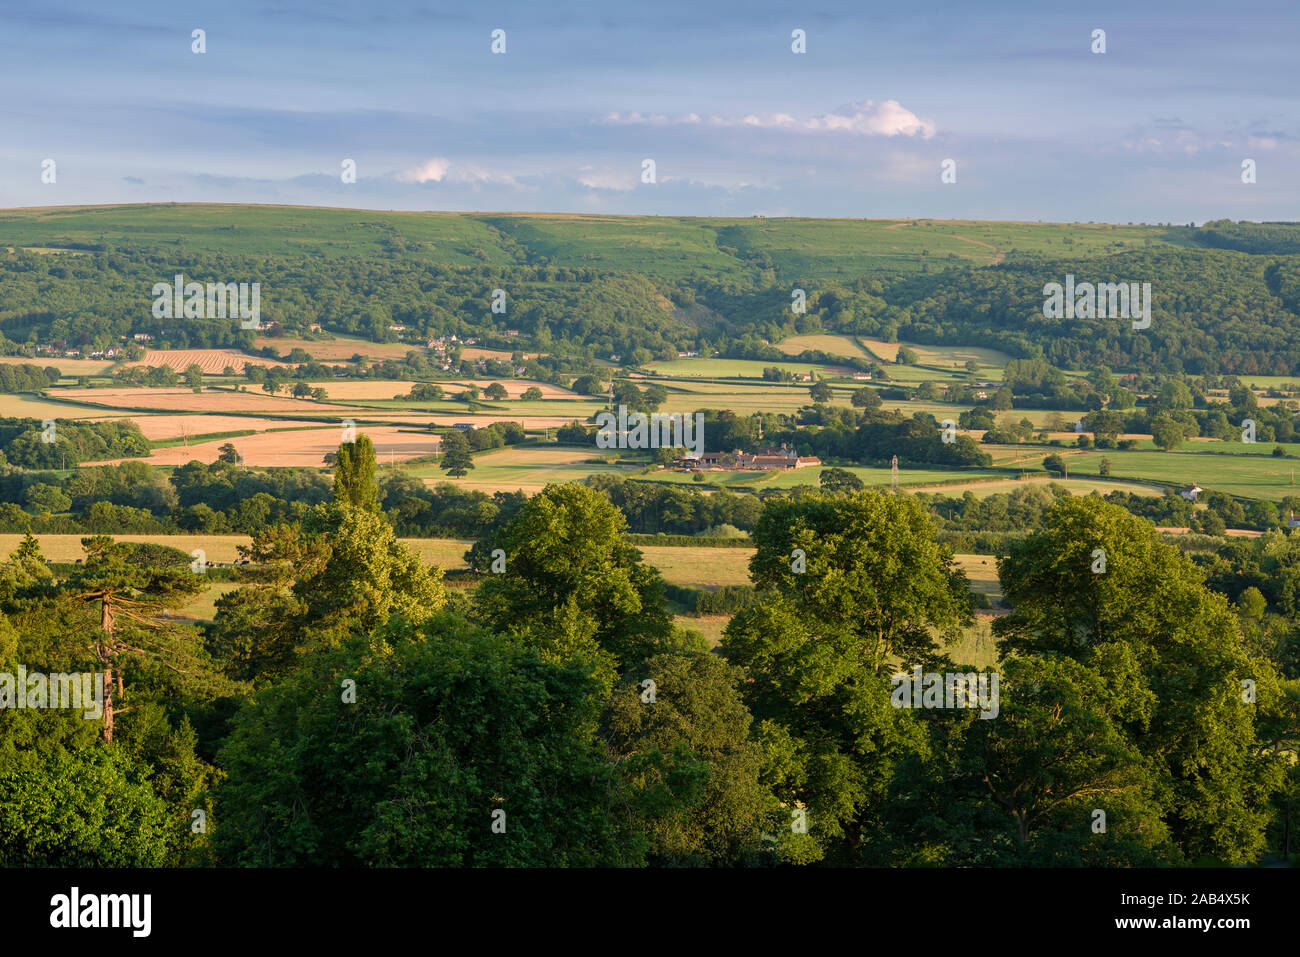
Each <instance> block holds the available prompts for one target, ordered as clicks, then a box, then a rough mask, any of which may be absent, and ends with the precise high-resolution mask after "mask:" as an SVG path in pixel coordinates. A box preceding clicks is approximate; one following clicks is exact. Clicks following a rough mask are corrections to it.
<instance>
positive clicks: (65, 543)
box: [0, 535, 250, 562]
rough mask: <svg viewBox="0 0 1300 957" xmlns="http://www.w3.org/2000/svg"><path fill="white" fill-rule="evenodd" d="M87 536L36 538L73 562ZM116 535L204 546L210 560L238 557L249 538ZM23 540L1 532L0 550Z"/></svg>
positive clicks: (58, 558) (49, 553) (189, 548)
mask: <svg viewBox="0 0 1300 957" xmlns="http://www.w3.org/2000/svg"><path fill="white" fill-rule="evenodd" d="M87 537H89V536H85V535H37V536H36V539H37V540H38V541H39V542H40V543H41V553H42V554H43V555H44V556H45V557H46V558H48V559H50V560H51V561H55V562H72V561H76V560H77V559H78V558H85V557H86V553H85V551H84V550H83V549H82V547H81V540H82V539H83V538H87ZM113 538H114V539H116V540H117V541H119V542H157V543H158V544H160V545H170V546H171V547H172V548H179V549H180V550H181V551H183V552H193V551H194V549H196V548H201V549H203V551H204V553H205V556H206V560H207V561H209V562H233V561H234V560H235V559H236V558H238V557H239V553H238V552H236V551H235V546H236V545H247V544H248V543H249V541H250V539H249V537H248V536H247V535H114V536H113ZM22 540H23V536H22V535H0V554H3V555H5V556H8V555H11V554H13V552H14V550H15V549H16V548H17V547H18V543H19V542H21V541H22Z"/></svg>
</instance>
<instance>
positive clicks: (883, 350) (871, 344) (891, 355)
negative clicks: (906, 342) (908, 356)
mask: <svg viewBox="0 0 1300 957" xmlns="http://www.w3.org/2000/svg"><path fill="white" fill-rule="evenodd" d="M859 338H861V337H859ZM861 342H862V344H863V345H864V346H866V347H867V348H868V349H870V350H871V354H872V355H874V356H875V357H876V358H877V359H883V360H884V361H885V362H897V361H898V350H899V349H900V348H901V347H902V343H901V342H885V341H884V340H882V339H865V338H862V339H861Z"/></svg>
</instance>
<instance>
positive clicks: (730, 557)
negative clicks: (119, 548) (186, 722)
mask: <svg viewBox="0 0 1300 957" xmlns="http://www.w3.org/2000/svg"><path fill="white" fill-rule="evenodd" d="M83 537H86V536H82V535H48V534H47V535H37V536H36V538H37V540H38V541H39V542H40V543H41V553H42V554H43V555H44V556H45V557H46V558H48V559H50V560H51V561H55V562H73V561H76V560H77V559H78V558H84V557H85V552H84V550H83V549H82V547H81V539H82V538H83ZM113 538H115V539H116V540H117V541H120V542H155V543H157V544H159V545H170V546H171V547H172V548H178V549H180V550H181V551H183V552H185V553H186V554H193V552H194V550H195V549H202V550H203V552H204V558H205V560H206V561H208V562H221V563H229V562H233V561H235V560H236V559H237V558H238V557H239V553H238V551H237V550H236V548H237V546H239V545H247V544H249V542H250V541H251V539H250V538H249V536H247V535H114V536H113ZM22 540H23V536H22V535H13V534H4V535H0V557H6V556H8V555H11V554H12V553H13V552H14V551H15V550H16V549H17V548H18V545H19V543H20V542H21V541H22ZM402 541H403V542H404V543H405V544H406V545H408V546H409V547H410V548H411V549H412V550H413V551H414V552H415V553H416V554H417V555H419V556H420V558H421V560H422V561H424V562H425V563H426V564H428V565H437V566H438V567H439V568H441V569H442V570H443V571H451V570H452V569H458V568H465V567H466V565H465V559H464V555H465V552H466V551H467V550H468V549H469V547H470V546H471V545H473V544H474V543H473V541H472V540H471V539H443V538H404V539H402ZM640 551H641V554H642V557H643V560H644V561H645V562H646V563H647V564H650V565H654V566H655V567H656V568H658V569H659V571H660V572H661V573H662V574H663V576H664V578H665V579H666V580H667V581H669V582H673V583H674V584H678V585H691V586H694V587H705V588H707V587H710V586H716V585H744V584H747V583H748V582H749V568H748V562H749V557H750V555H751V554H753V552H752V550H751V549H748V548H674V547H670V546H659V545H654V546H641V547H640ZM225 584H226V583H220V584H215V585H214V590H215V589H217V588H220V589H221V590H223V591H224V590H226V589H225V587H224V586H225ZM210 595H211V599H210V600H209V601H208V602H206V603H202V604H204V605H210V604H211V601H212V600H215V598H216V595H215V594H211V593H210ZM209 613H210V612H209ZM199 617H206V615H200V616H199ZM692 622H695V624H691V623H692ZM725 623H726V617H725V616H716V617H714V616H710V619H696V618H683V619H681V624H684V625H686V627H688V628H694V629H695V630H697V631H704V632H705V633H706V635H708V634H710V633H718V632H720V630H721V626H722V625H724V624H725ZM715 629H716V630H715Z"/></svg>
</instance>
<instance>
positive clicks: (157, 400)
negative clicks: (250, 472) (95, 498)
mask: <svg viewBox="0 0 1300 957" xmlns="http://www.w3.org/2000/svg"><path fill="white" fill-rule="evenodd" d="M67 395H68V398H69V399H73V400H76V399H83V400H85V401H86V402H96V403H99V404H100V405H110V406H120V407H121V408H124V409H157V410H159V411H165V412H281V413H283V414H285V415H293V414H295V413H298V414H302V415H322V414H324V415H328V414H338V415H342V416H345V417H346V415H347V414H348V413H352V412H355V411H356V409H354V408H351V407H350V406H346V405H331V404H330V403H328V402H312V401H310V400H308V399H295V398H293V397H292V396H287V395H285V394H284V393H283V392H281V393H280V394H279V395H270V394H269V393H266V392H263V391H262V390H261V389H260V388H258V387H256V386H254V387H250V388H249V390H248V391H247V392H234V391H232V390H229V389H213V388H205V389H204V390H203V391H202V392H191V391H190V390H189V389H146V388H140V389H121V388H113V389H76V390H72V391H69V392H68V393H67ZM93 414H94V415H103V411H102V410H98V411H96V412H94V413H93ZM64 416H65V417H66V418H72V417H73V416H70V415H68V413H66V412H65V413H64ZM81 417H82V418H84V416H81Z"/></svg>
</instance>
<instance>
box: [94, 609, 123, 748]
mask: <svg viewBox="0 0 1300 957" xmlns="http://www.w3.org/2000/svg"><path fill="white" fill-rule="evenodd" d="M99 624H100V627H101V628H103V629H104V633H105V634H107V635H108V643H106V644H104V643H101V644H100V645H99V660H100V662H101V663H102V664H103V665H104V743H105V744H112V743H113V659H112V650H113V649H112V641H113V606H112V605H110V604H109V602H108V598H107V597H104V598H101V599H100V618H99ZM118 680H119V681H120V680H121V677H120V676H119V677H118Z"/></svg>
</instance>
